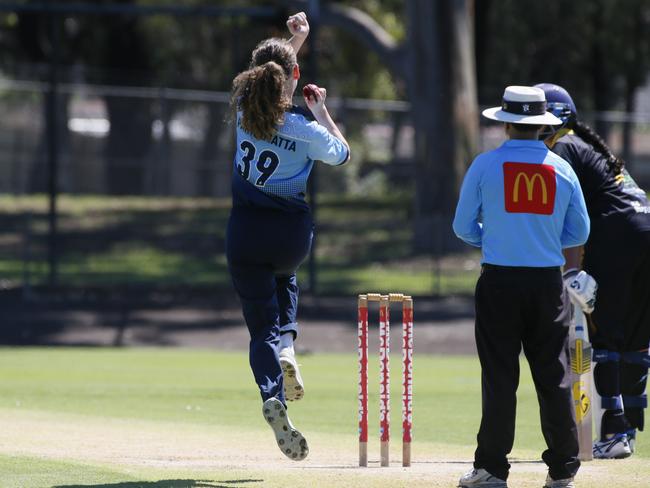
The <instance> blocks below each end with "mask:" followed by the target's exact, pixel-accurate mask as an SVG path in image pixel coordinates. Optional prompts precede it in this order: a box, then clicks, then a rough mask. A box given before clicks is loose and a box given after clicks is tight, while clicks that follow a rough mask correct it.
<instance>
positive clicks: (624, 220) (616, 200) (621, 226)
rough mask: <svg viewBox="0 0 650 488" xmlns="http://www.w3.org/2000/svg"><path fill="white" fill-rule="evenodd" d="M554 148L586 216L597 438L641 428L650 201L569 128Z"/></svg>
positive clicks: (649, 324)
mask: <svg viewBox="0 0 650 488" xmlns="http://www.w3.org/2000/svg"><path fill="white" fill-rule="evenodd" d="M551 149H552V150H553V152H555V153H556V154H558V155H559V156H561V157H562V158H564V159H565V160H567V161H568V162H569V163H570V164H571V166H572V168H573V170H574V171H575V172H576V174H577V176H578V179H579V181H580V185H581V187H582V191H583V194H584V196H585V202H586V204H587V210H588V212H589V217H590V219H591V233H590V235H589V240H588V241H587V243H586V244H585V247H584V262H583V268H584V270H585V271H586V272H587V273H589V274H590V275H591V276H593V277H594V279H595V280H596V282H597V283H598V291H597V296H596V306H595V310H594V312H593V313H592V314H591V320H590V333H591V342H592V344H593V347H594V360H595V361H596V363H597V365H596V368H595V370H594V379H595V383H596V389H597V391H598V393H599V394H600V395H601V397H602V406H603V408H604V409H605V410H606V413H605V416H604V420H603V426H602V428H603V432H602V433H601V436H602V435H603V434H604V433H625V432H626V430H628V429H630V428H632V429H636V428H638V429H639V430H643V409H644V408H645V407H646V406H647V399H646V396H645V394H644V392H645V388H646V381H647V373H648V364H650V357H649V356H648V343H649V342H650V202H648V199H647V196H646V193H645V192H644V191H643V190H641V189H640V188H639V187H638V185H637V184H636V183H635V182H634V180H633V179H632V177H631V176H630V175H629V173H628V172H627V171H626V170H625V169H623V171H622V172H621V173H619V174H616V172H615V171H614V170H613V169H611V168H610V167H609V165H608V162H607V158H606V157H605V156H603V155H602V154H601V153H600V152H598V151H596V150H595V149H594V147H593V146H591V145H590V144H588V143H586V142H585V141H583V140H582V139H581V138H580V137H578V136H577V135H575V134H574V133H573V132H572V131H571V132H568V133H567V134H566V135H563V136H561V137H560V138H559V139H557V141H556V142H555V143H554V144H553V143H551ZM623 405H624V409H625V415H624V416H623V413H622V407H623ZM607 412H609V414H608V413H607ZM626 421H627V422H629V425H626Z"/></svg>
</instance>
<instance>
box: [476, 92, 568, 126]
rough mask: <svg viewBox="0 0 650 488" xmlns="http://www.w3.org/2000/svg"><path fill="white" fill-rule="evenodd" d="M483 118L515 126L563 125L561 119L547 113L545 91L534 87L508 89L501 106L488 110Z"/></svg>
mask: <svg viewBox="0 0 650 488" xmlns="http://www.w3.org/2000/svg"><path fill="white" fill-rule="evenodd" d="M483 117H486V118H488V119H491V120H498V121H499V122H510V123H513V124H530V125H560V124H562V121H561V120H560V119H559V118H557V117H556V116H555V115H553V114H552V113H550V112H547V111H546V95H544V90H542V89H541V88H535V87H533V86H508V87H506V89H505V91H504V92H503V101H502V103H501V106H500V107H492V108H486V109H485V110H483Z"/></svg>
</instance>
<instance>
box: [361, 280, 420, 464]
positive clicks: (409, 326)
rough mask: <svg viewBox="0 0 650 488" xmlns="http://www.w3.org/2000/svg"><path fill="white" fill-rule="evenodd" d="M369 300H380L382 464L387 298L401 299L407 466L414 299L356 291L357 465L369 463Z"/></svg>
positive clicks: (386, 427)
mask: <svg viewBox="0 0 650 488" xmlns="http://www.w3.org/2000/svg"><path fill="white" fill-rule="evenodd" d="M368 302H379V362H380V363H379V364H380V366H379V369H380V373H379V374H380V379H379V435H380V440H381V466H388V465H389V464H390V458H389V447H390V302H401V303H402V373H403V383H402V466H410V465H411V427H412V423H413V408H412V400H413V299H412V298H411V297H410V296H408V295H403V294H401V293H389V294H388V295H381V294H379V293H367V294H364V295H359V301H358V314H359V330H358V332H359V344H358V348H359V349H358V351H359V466H368Z"/></svg>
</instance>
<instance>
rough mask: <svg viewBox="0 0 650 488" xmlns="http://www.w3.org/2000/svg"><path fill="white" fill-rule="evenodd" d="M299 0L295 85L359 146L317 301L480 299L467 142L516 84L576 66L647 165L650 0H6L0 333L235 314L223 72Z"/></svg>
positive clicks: (441, 306) (328, 187)
mask: <svg viewBox="0 0 650 488" xmlns="http://www.w3.org/2000/svg"><path fill="white" fill-rule="evenodd" d="M296 10H306V11H307V12H308V15H309V17H310V22H311V25H312V32H311V36H310V39H309V40H308V41H307V43H306V44H305V47H304V48H303V51H302V52H301V54H300V56H299V61H300V64H301V72H302V75H303V78H302V80H301V85H302V84H303V83H304V84H306V83H309V82H317V83H318V84H319V85H322V86H325V87H327V89H328V97H329V106H330V107H331V111H332V113H333V114H334V116H335V118H336V120H337V121H338V122H339V123H340V124H341V125H342V126H343V127H344V129H345V133H346V137H347V138H348V140H349V141H350V142H351V145H352V151H353V153H354V161H353V162H352V163H351V164H349V165H347V166H345V167H343V168H328V167H322V168H317V170H316V171H315V174H314V175H313V176H314V177H313V178H312V181H311V188H310V202H311V203H312V205H313V206H314V209H315V217H316V224H317V239H316V243H315V247H314V252H313V255H312V257H311V258H310V260H309V262H308V263H305V265H304V266H303V268H302V269H301V271H300V279H301V283H302V285H303V291H304V293H305V297H306V300H305V304H306V306H305V308H304V310H303V313H304V314H305V318H306V319H307V320H315V321H318V320H331V321H339V322H341V323H343V322H345V323H349V326H350V327H353V326H354V322H353V321H354V317H355V310H354V306H355V305H354V296H355V295H356V294H357V293H360V292H366V291H397V292H403V293H410V294H414V295H416V297H417V298H418V299H417V300H416V317H418V309H417V303H429V305H426V306H425V307H424V308H423V310H424V311H425V312H424V315H422V316H421V320H422V321H423V322H426V323H431V324H433V323H435V322H436V321H440V322H441V323H446V322H445V321H446V320H448V318H449V316H448V310H447V307H448V304H449V300H452V301H453V300H456V299H457V300H460V301H459V302H456V305H454V307H460V308H462V311H460V308H457V309H454V310H456V312H453V314H456V315H454V317H455V318H456V319H458V320H459V321H461V322H459V323H461V325H462V326H464V325H466V323H467V322H466V321H468V320H471V317H472V307H471V300H469V299H468V297H471V294H472V292H473V287H474V283H475V280H476V277H477V275H478V271H479V254H478V253H477V252H476V250H472V249H470V248H468V247H466V246H464V245H462V244H461V243H460V242H459V241H457V240H456V239H455V238H454V236H453V235H452V233H451V229H450V225H449V223H450V221H451V218H452V214H453V210H454V205H455V198H456V195H457V190H458V185H459V183H460V181H461V179H462V175H463V173H464V170H465V168H466V167H467V165H468V164H469V162H470V161H471V159H472V157H473V156H474V155H475V154H477V153H478V152H479V151H482V150H485V149H489V148H492V147H495V146H496V145H498V144H499V143H500V142H501V141H502V139H503V132H502V129H501V128H500V127H499V126H495V125H490V124H485V123H484V122H483V121H482V120H481V119H480V117H479V113H480V109H481V108H483V107H485V106H489V105H493V104H497V103H498V102H499V100H500V96H501V93H502V91H503V88H504V86H506V85H508V84H533V83H537V82H541V81H547V82H555V83H559V84H562V85H563V86H565V87H566V88H567V89H569V91H570V92H571V93H572V94H573V95H574V97H575V100H576V103H577V105H578V108H579V111H580V115H581V118H583V119H584V120H586V121H587V122H588V123H590V124H593V125H594V126H595V127H596V128H597V130H598V131H599V132H600V133H601V134H602V135H603V136H604V137H605V138H606V139H607V141H608V142H609V143H610V145H611V146H612V147H613V149H614V150H615V151H616V152H617V153H619V154H622V155H623V156H624V158H625V159H626V161H627V164H628V168H629V170H630V172H631V173H632V175H633V176H634V177H635V178H636V180H637V181H638V182H639V184H640V185H641V186H643V187H645V188H649V187H650V85H648V83H647V73H648V67H649V63H650V2H647V1H644V0H634V1H629V2H624V3H623V4H621V3H620V2H615V1H613V0H598V1H586V0H576V1H574V2H571V4H570V5H564V4H563V3H562V2H552V3H551V4H550V5H545V4H541V3H539V2H533V1H529V0H524V1H522V0H520V1H514V0H512V1H499V2H495V1H491V0H481V1H477V2H474V1H471V0H461V1H457V0H456V1H454V0H444V1H440V2H428V1H424V0H408V1H401V0H389V1H382V2H376V1H372V0H355V1H352V2H345V3H340V2H330V1H327V0H321V1H315V0H310V1H283V2H263V1H253V0H250V1H242V2H227V1H217V0H214V1H191V2H174V1H160V2H149V1H144V0H143V1H136V0H131V1H129V0H125V1H98V2H66V1H57V2H36V1H23V2H0V110H1V111H2V113H3V117H2V118H1V119H0V314H1V317H2V318H1V319H0V324H1V325H0V336H1V337H0V341H4V342H9V343H47V342H48V341H51V342H53V343H57V342H58V341H61V340H63V339H61V337H62V336H61V335H57V334H60V333H61V331H62V330H64V329H65V328H66V327H72V328H73V329H74V327H77V329H75V330H77V332H79V334H80V335H79V336H78V337H82V339H79V340H78V341H76V339H75V337H77V336H74V334H73V335H67V336H65V337H66V339H65V341H64V342H66V343H75V342H79V343H90V342H92V340H95V343H97V344H106V343H113V344H128V343H132V340H134V339H133V337H134V336H133V335H131V336H128V334H127V331H128V330H129V329H130V328H131V327H138V328H139V329H138V330H140V328H142V329H143V330H145V329H146V330H147V331H148V332H146V333H142V334H140V333H139V332H138V334H139V335H138V338H137V340H135V343H146V342H147V341H149V342H150V343H156V344H162V343H170V344H172V343H175V342H174V341H177V340H179V339H170V338H169V337H168V334H167V332H168V331H167V332H165V330H163V329H165V327H168V328H169V327H171V328H173V327H177V328H183V327H185V328H186V329H184V330H189V328H192V327H194V328H195V329H197V330H202V329H212V330H217V329H223V328H226V329H227V328H229V327H232V326H235V325H237V326H238V325H239V324H241V318H240V316H239V315H238V314H237V313H238V312H237V302H236V299H235V297H234V295H233V293H232V290H231V285H230V281H229V277H228V273H227V268H226V262H225V257H224V254H223V251H224V238H225V223H226V220H227V216H228V212H229V206H230V202H229V182H230V172H231V168H232V166H231V165H232V162H231V158H232V154H233V147H232V145H233V134H232V127H231V125H229V123H228V114H229V105H228V104H229V93H228V90H229V87H230V83H231V81H232V78H233V77H234V76H235V75H236V73H238V72H239V71H241V70H242V69H244V68H245V67H246V65H247V63H248V57H249V55H250V51H251V50H252V48H253V47H254V46H255V44H256V43H257V42H258V41H259V40H261V39H263V38H265V37H269V36H273V35H275V36H285V37H286V31H285V27H284V23H285V20H286V18H287V16H288V15H289V13H291V12H295V11H296ZM295 102H296V103H299V104H300V103H302V101H301V100H298V99H296V100H295ZM431 297H432V298H431ZM459 304H461V305H459ZM452 308H453V307H452ZM174 310H182V311H183V312H182V313H180V314H177V315H174ZM192 310H193V311H195V312H196V313H195V312H192ZM143 311H147V312H146V313H145V312H143ZM143 313H144V314H145V315H142V314H143ZM453 314H452V315H453ZM169 317H172V318H171V319H169V320H167V319H168V318H169ZM174 317H175V318H174ZM166 320H167V322H168V323H167V322H165V321H166ZM161 323H166V324H167V325H163V326H161V327H157V325H160V324H161ZM170 324H171V325H170ZM90 326H93V327H94V328H95V329H98V330H100V332H101V330H102V328H106V329H107V330H109V331H110V332H107V334H106V335H101V334H100V335H99V336H95V338H94V339H92V340H91V339H87V340H86V339H84V338H83V337H85V336H84V335H83V334H84V332H83V331H82V330H81V329H83V328H84V327H90ZM79 327H81V329H79ZM166 334H167V335H166ZM136 335H137V334H136ZM3 337H4V338H3ZM129 337H130V339H129ZM174 337H175V336H174ZM99 338H101V339H99ZM130 340H131V342H129V341H130ZM210 340H211V341H214V340H220V341H222V340H225V339H224V338H221V339H214V338H212V337H211V338H210ZM88 341H90V342H88Z"/></svg>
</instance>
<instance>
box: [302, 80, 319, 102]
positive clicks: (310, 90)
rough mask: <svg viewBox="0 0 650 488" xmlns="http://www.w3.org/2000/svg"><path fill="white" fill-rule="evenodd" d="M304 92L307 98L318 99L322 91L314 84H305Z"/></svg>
mask: <svg viewBox="0 0 650 488" xmlns="http://www.w3.org/2000/svg"><path fill="white" fill-rule="evenodd" d="M302 94H303V96H304V97H305V98H307V99H309V98H312V99H313V100H314V101H317V100H318V97H319V96H320V93H319V91H318V87H317V86H316V85H314V84H309V85H305V86H303V87H302Z"/></svg>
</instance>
